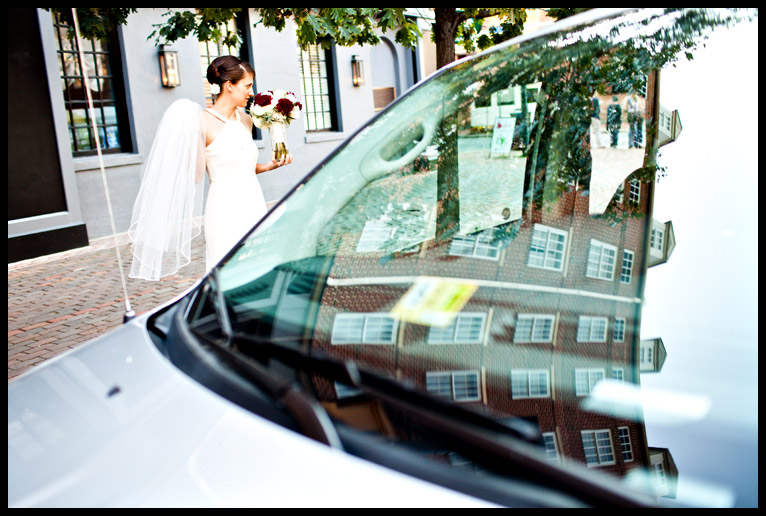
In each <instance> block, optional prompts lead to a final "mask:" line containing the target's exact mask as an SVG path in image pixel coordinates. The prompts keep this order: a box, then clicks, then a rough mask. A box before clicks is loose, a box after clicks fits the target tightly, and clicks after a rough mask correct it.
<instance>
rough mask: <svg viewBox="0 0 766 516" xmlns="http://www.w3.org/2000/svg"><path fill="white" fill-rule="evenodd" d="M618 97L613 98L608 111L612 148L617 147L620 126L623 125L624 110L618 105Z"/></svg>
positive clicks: (607, 124) (607, 122)
mask: <svg viewBox="0 0 766 516" xmlns="http://www.w3.org/2000/svg"><path fill="white" fill-rule="evenodd" d="M618 100H619V99H618V98H617V95H615V96H613V97H612V103H611V104H610V105H609V107H608V108H607V110H606V130H607V131H608V132H609V135H610V136H611V146H612V147H617V138H618V137H619V134H620V124H621V123H622V109H621V108H620V105H619V104H618V103H617V101H618Z"/></svg>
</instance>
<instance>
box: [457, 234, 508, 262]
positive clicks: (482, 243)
mask: <svg viewBox="0 0 766 516" xmlns="http://www.w3.org/2000/svg"><path fill="white" fill-rule="evenodd" d="M449 254H450V255H452V256H470V257H472V258H482V259H484V260H497V259H499V257H500V244H499V243H498V242H496V243H494V244H493V243H492V230H491V229H487V230H484V231H482V232H481V233H476V234H475V235H455V237H454V238H453V239H452V245H450V248H449Z"/></svg>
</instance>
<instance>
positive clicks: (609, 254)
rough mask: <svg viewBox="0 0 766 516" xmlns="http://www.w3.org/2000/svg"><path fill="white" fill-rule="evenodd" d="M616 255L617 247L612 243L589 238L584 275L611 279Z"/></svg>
mask: <svg viewBox="0 0 766 516" xmlns="http://www.w3.org/2000/svg"><path fill="white" fill-rule="evenodd" d="M616 256H617V248H616V247H614V246H613V245H609V244H605V243H604V242H599V241H598V240H591V241H590V249H589V250H588V268H587V269H586V271H585V275H586V276H587V277H589V278H596V279H602V280H608V281H611V280H612V279H613V278H614V263H615V259H616Z"/></svg>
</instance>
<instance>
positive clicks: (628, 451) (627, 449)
mask: <svg viewBox="0 0 766 516" xmlns="http://www.w3.org/2000/svg"><path fill="white" fill-rule="evenodd" d="M617 434H618V435H619V437H620V451H621V452H622V460H623V461H625V462H632V461H633V446H632V445H631V444H630V429H629V428H628V427H627V426H621V427H618V428H617Z"/></svg>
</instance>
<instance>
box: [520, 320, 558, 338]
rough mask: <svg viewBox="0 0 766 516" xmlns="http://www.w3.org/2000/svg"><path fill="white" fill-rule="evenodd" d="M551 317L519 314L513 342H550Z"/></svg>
mask: <svg viewBox="0 0 766 516" xmlns="http://www.w3.org/2000/svg"><path fill="white" fill-rule="evenodd" d="M553 322H554V316H553V315H541V314H519V315H518V317H517V318H516V331H515V333H514V336H513V341H514V342H550V341H551V340H552V338H553Z"/></svg>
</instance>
